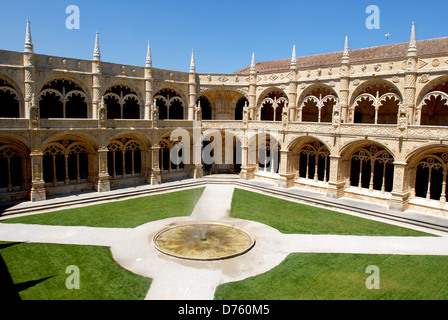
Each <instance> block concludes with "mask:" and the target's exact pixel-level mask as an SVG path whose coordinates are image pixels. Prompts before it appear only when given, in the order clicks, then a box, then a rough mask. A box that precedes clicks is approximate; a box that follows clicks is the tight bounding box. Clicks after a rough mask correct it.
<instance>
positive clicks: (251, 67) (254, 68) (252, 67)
mask: <svg viewBox="0 0 448 320" xmlns="http://www.w3.org/2000/svg"><path fill="white" fill-rule="evenodd" d="M250 71H256V64H255V52H252V61H251V63H250Z"/></svg>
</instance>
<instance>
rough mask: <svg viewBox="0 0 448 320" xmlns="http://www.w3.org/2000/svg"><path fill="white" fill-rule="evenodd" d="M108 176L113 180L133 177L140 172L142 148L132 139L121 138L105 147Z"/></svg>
mask: <svg viewBox="0 0 448 320" xmlns="http://www.w3.org/2000/svg"><path fill="white" fill-rule="evenodd" d="M107 148H108V149H109V152H108V154H107V161H108V171H109V176H111V177H112V178H113V179H116V178H119V177H120V178H126V177H135V176H139V175H140V174H141V170H142V152H141V151H142V148H141V145H140V143H139V142H138V141H136V140H134V139H128V138H121V139H116V140H112V141H111V142H110V143H109V145H108V146H107Z"/></svg>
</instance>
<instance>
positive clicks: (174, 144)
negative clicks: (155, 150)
mask: <svg viewBox="0 0 448 320" xmlns="http://www.w3.org/2000/svg"><path fill="white" fill-rule="evenodd" d="M181 143H182V142H179V141H170V139H169V138H163V139H162V140H161V141H160V143H159V145H160V153H159V166H160V171H161V172H170V173H171V172H173V171H174V172H176V171H180V170H182V169H184V162H183V161H182V158H183V156H184V155H183V154H182V152H183V148H182V147H181ZM173 149H174V150H173ZM185 156H188V155H185ZM173 157H175V158H173Z"/></svg>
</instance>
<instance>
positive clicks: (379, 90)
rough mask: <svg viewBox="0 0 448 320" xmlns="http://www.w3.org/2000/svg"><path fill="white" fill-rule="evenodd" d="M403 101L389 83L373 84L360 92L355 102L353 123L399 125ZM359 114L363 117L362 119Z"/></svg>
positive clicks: (352, 109) (352, 114)
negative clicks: (399, 114)
mask: <svg viewBox="0 0 448 320" xmlns="http://www.w3.org/2000/svg"><path fill="white" fill-rule="evenodd" d="M401 101H402V100H401V97H400V95H399V92H398V91H397V90H396V89H395V88H393V87H392V86H390V85H388V84H387V83H376V84H371V85H370V86H368V87H366V88H364V90H362V91H360V93H359V94H358V95H357V97H356V98H355V100H354V101H353V104H352V107H351V112H350V117H351V122H353V123H359V122H356V121H359V120H361V121H362V123H372V124H397V116H398V106H399V104H400V103H401ZM356 111H358V113H357V114H356ZM359 114H361V115H362V117H361V119H360V117H359ZM355 117H356V119H355Z"/></svg>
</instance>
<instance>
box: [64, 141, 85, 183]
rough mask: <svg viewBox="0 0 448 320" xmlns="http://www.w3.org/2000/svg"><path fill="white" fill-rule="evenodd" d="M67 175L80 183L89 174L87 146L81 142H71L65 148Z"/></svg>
mask: <svg viewBox="0 0 448 320" xmlns="http://www.w3.org/2000/svg"><path fill="white" fill-rule="evenodd" d="M67 153H68V177H69V179H70V180H71V181H72V180H76V182H77V183H80V182H81V180H87V178H88V176H89V158H88V153H87V148H86V147H85V146H84V145H83V144H81V143H76V142H75V143H73V144H71V145H70V146H69V147H68V148H67Z"/></svg>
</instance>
